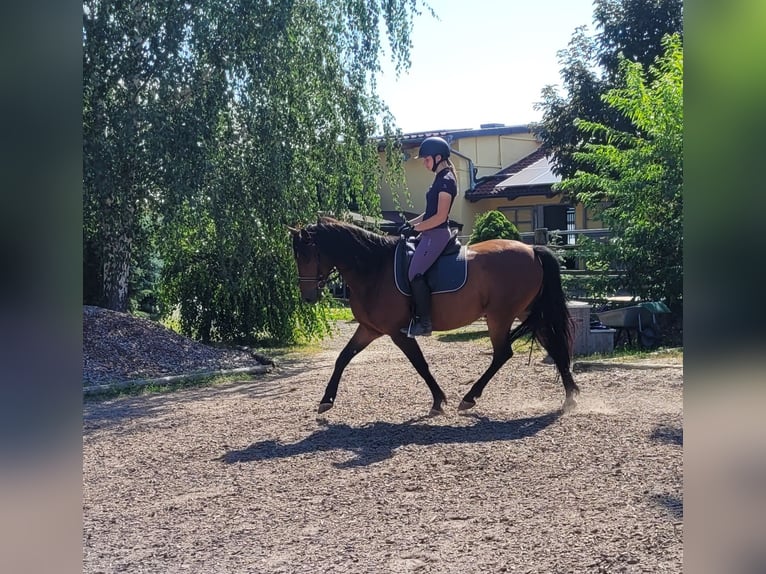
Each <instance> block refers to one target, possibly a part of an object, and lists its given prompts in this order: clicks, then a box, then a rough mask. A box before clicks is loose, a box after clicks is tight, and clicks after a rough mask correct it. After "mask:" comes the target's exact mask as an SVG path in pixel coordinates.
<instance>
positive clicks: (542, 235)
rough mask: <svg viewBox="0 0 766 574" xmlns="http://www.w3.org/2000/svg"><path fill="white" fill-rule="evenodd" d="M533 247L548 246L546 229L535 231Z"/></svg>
mask: <svg viewBox="0 0 766 574" xmlns="http://www.w3.org/2000/svg"><path fill="white" fill-rule="evenodd" d="M535 245H548V228H547V227H538V228H537V229H535Z"/></svg>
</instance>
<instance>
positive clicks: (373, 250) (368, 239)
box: [306, 217, 397, 273]
mask: <svg viewBox="0 0 766 574" xmlns="http://www.w3.org/2000/svg"><path fill="white" fill-rule="evenodd" d="M306 231H307V232H308V233H309V235H310V236H311V237H312V238H313V239H314V243H315V244H316V246H317V248H318V249H319V250H320V251H321V252H323V253H325V254H326V255H327V256H328V257H330V258H332V259H333V261H335V263H336V265H338V266H339V267H341V268H343V267H346V268H353V269H354V270H356V271H358V272H361V273H370V272H372V271H377V270H379V269H380V268H381V265H383V264H384V263H385V262H386V260H387V259H388V257H390V255H391V253H392V252H393V249H394V247H395V246H396V241H397V238H396V237H389V236H385V235H379V234H377V233H372V232H371V231H367V230H366V229H362V228H361V227H357V226H356V225H352V224H350V223H344V222H342V221H337V220H335V219H333V218H331V217H322V218H321V219H320V220H319V222H318V223H315V224H312V225H308V226H306Z"/></svg>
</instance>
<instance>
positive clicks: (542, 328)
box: [510, 245, 577, 389]
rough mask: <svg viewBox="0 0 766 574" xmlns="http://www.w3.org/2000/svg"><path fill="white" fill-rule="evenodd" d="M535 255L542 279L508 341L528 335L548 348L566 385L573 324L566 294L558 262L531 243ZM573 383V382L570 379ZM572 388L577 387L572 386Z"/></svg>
mask: <svg viewBox="0 0 766 574" xmlns="http://www.w3.org/2000/svg"><path fill="white" fill-rule="evenodd" d="M534 251H535V257H536V258H537V260H538V261H539V262H540V264H541V265H542V266H543V282H542V286H541V287H540V292H539V293H538V295H537V298H536V299H535V300H534V302H533V303H532V308H531V309H530V311H529V315H528V316H527V318H526V319H525V320H524V321H523V322H522V323H521V325H519V326H518V327H516V328H515V329H514V330H513V331H511V333H510V338H511V342H513V341H515V340H516V339H518V338H519V337H523V336H524V335H528V334H531V335H532V336H533V337H535V338H536V339H537V340H538V341H539V342H540V344H541V345H542V346H543V347H544V348H545V350H546V351H548V354H549V355H550V356H551V359H553V362H554V364H555V365H556V368H557V369H558V371H559V373H561V375H562V378H563V379H564V381H565V385H566V384H567V379H571V374H570V371H569V368H570V362H571V349H572V325H571V319H570V316H569V309H568V308H567V301H566V295H565V294H564V289H563V287H562V286H561V270H560V268H559V261H558V259H557V258H556V256H555V255H554V254H553V252H552V251H551V250H550V249H548V248H547V247H545V246H543V245H535V246H534ZM572 385H574V381H572ZM574 389H577V386H576V385H574Z"/></svg>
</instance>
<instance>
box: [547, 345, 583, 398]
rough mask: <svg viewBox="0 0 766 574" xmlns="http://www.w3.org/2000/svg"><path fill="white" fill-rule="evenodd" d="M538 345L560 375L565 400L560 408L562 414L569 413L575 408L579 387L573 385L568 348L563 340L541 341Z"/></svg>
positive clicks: (575, 384)
mask: <svg viewBox="0 0 766 574" xmlns="http://www.w3.org/2000/svg"><path fill="white" fill-rule="evenodd" d="M540 344H542V346H543V348H544V349H545V350H546V351H548V354H549V355H550V356H551V359H553V363H554V364H555V365H556V369H557V370H558V372H559V374H560V375H561V381H562V382H563V383H564V393H565V398H564V405H563V406H562V407H561V408H562V410H563V411H564V412H568V411H571V410H572V409H573V408H574V407H576V406H577V402H576V401H575V397H576V396H577V395H579V394H580V387H578V386H577V383H575V381H574V377H573V376H572V371H571V369H570V364H571V358H570V355H569V347H568V345H567V344H566V341H565V340H564V339H557V340H556V341H554V342H548V341H546V340H544V339H541V340H540Z"/></svg>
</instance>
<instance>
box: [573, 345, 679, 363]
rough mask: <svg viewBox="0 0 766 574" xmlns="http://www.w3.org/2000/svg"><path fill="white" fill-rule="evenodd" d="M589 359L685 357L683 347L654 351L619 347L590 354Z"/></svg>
mask: <svg viewBox="0 0 766 574" xmlns="http://www.w3.org/2000/svg"><path fill="white" fill-rule="evenodd" d="M588 358H589V359H591V358H592V359H612V360H615V359H628V360H636V361H638V360H652V359H659V360H662V359H681V360H683V358H684V348H683V347H671V348H667V349H663V348H659V349H655V350H653V351H650V350H648V349H643V348H640V347H619V348H617V349H615V350H614V351H613V352H612V353H609V354H603V353H598V354H595V355H588Z"/></svg>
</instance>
